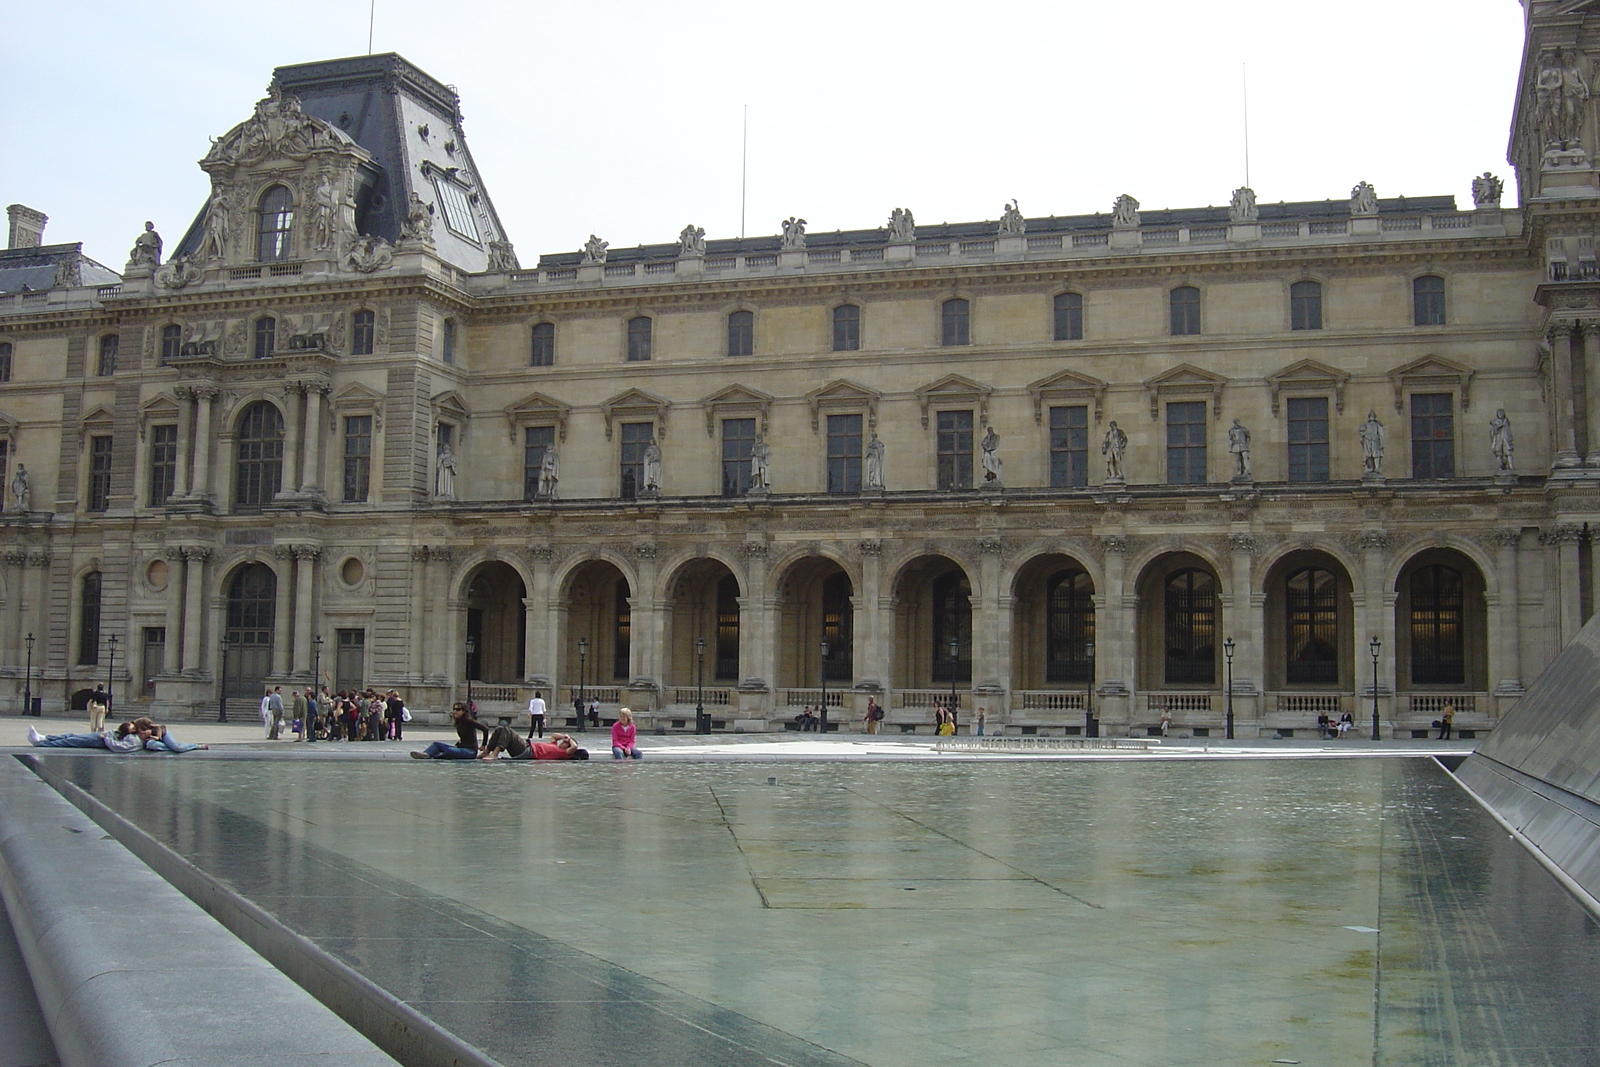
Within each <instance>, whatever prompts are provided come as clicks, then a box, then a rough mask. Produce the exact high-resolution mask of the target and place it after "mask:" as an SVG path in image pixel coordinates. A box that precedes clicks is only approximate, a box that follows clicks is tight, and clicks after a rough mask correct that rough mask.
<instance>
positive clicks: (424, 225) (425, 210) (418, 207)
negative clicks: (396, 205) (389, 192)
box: [400, 190, 433, 246]
mask: <svg viewBox="0 0 1600 1067" xmlns="http://www.w3.org/2000/svg"><path fill="white" fill-rule="evenodd" d="M400 243H401V244H419V245H424V246H426V245H431V244H433V207H432V205H430V204H427V203H424V202H423V199H422V197H420V196H418V195H417V193H416V190H412V192H411V198H410V199H409V200H407V201H406V217H405V218H404V219H403V220H401V223H400Z"/></svg>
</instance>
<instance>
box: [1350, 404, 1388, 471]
mask: <svg viewBox="0 0 1600 1067" xmlns="http://www.w3.org/2000/svg"><path fill="white" fill-rule="evenodd" d="M1357 434H1358V435H1359V436H1360V438H1361V469H1362V476H1363V477H1366V478H1382V477H1383V449H1384V444H1385V443H1386V442H1387V440H1388V433H1387V432H1386V431H1385V430H1384V428H1383V423H1381V422H1379V421H1378V413H1377V411H1376V410H1373V411H1368V412H1367V421H1366V422H1364V423H1362V424H1361V429H1360V430H1358V431H1357Z"/></svg>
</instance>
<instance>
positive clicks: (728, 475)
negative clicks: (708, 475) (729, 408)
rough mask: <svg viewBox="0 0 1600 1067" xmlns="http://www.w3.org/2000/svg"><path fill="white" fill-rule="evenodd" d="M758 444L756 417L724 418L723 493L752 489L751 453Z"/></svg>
mask: <svg viewBox="0 0 1600 1067" xmlns="http://www.w3.org/2000/svg"><path fill="white" fill-rule="evenodd" d="M755 445H756V420H755V419H723V420H722V495H723V496H743V495H744V494H745V493H747V492H749V491H750V455H751V452H752V451H753V450H754V449H755Z"/></svg>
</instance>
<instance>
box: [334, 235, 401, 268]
mask: <svg viewBox="0 0 1600 1067" xmlns="http://www.w3.org/2000/svg"><path fill="white" fill-rule="evenodd" d="M344 263H345V266H347V267H349V268H350V269H351V270H354V271H360V272H361V273H362V274H371V273H372V272H373V271H376V270H382V269H384V268H385V267H389V266H392V265H393V264H394V248H393V247H392V246H391V245H390V244H389V242H388V241H385V240H384V239H383V238H382V237H377V236H374V235H372V234H362V235H361V236H359V237H357V238H356V239H355V240H354V241H352V242H350V251H348V252H346V253H345V254H344Z"/></svg>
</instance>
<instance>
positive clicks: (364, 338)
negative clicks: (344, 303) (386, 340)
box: [350, 311, 378, 356]
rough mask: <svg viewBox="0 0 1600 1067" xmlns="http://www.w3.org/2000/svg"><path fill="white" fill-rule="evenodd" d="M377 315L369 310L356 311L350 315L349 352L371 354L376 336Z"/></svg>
mask: <svg viewBox="0 0 1600 1067" xmlns="http://www.w3.org/2000/svg"><path fill="white" fill-rule="evenodd" d="M377 326H378V316H377V315H376V314H375V313H374V312H371V311H358V312H356V313H355V314H354V315H351V316H350V354H351V355H352V356H370V355H372V350H373V343H374V340H375V339H376V336H377Z"/></svg>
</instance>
